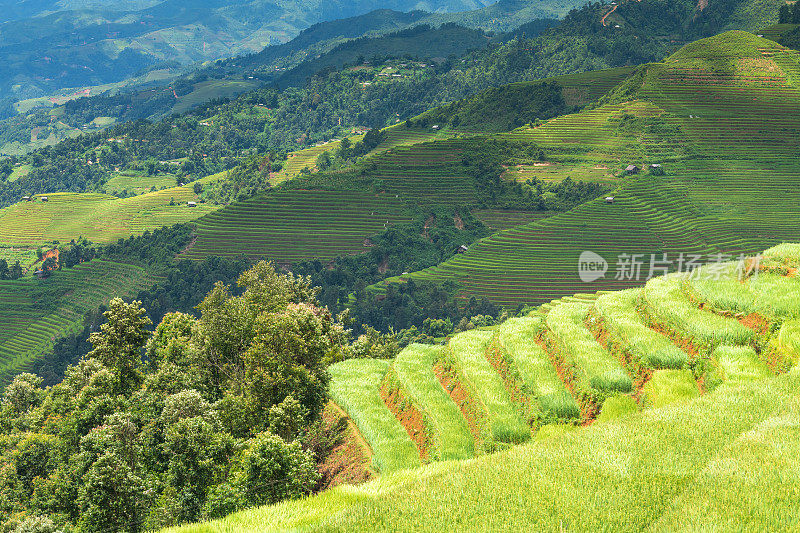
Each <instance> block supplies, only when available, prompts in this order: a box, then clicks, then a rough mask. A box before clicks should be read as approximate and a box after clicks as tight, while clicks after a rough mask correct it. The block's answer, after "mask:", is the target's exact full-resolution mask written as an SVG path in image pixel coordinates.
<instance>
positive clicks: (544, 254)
mask: <svg viewBox="0 0 800 533" xmlns="http://www.w3.org/2000/svg"><path fill="white" fill-rule="evenodd" d="M798 58H800V56H798V54H797V52H795V51H791V50H786V49H784V48H782V47H780V46H779V45H777V44H776V43H774V42H773V41H769V40H766V39H760V38H758V37H756V36H754V35H752V34H747V33H744V32H729V33H725V34H721V35H719V36H717V37H713V38H709V39H704V40H702V41H698V42H696V43H694V44H692V45H688V46H686V47H685V48H684V49H682V50H681V51H679V52H678V53H676V54H674V55H673V56H670V57H669V58H667V59H666V60H665V61H664V62H662V63H657V64H652V65H647V66H645V67H641V69H640V70H639V71H638V72H637V73H636V74H635V75H633V76H632V77H631V78H629V80H628V81H626V82H624V83H622V84H621V85H620V86H619V87H618V88H617V89H616V90H615V91H613V92H612V93H611V94H610V96H609V97H606V98H604V99H603V100H601V103H602V105H599V106H596V107H594V108H593V109H587V110H585V111H583V112H581V113H577V114H574V115H568V116H562V117H557V118H554V119H552V120H550V121H547V122H546V123H545V124H543V125H541V126H537V127H534V128H530V127H522V128H519V129H517V130H515V131H513V132H511V133H509V134H503V135H505V136H506V137H507V138H512V139H527V140H529V141H532V142H535V143H536V144H537V145H538V146H541V147H542V149H543V150H544V151H545V153H546V154H547V158H548V162H550V163H552V164H553V165H554V166H556V167H557V168H558V169H559V173H560V174H562V175H564V174H570V175H572V176H573V177H580V176H581V175H582V174H587V173H589V172H590V171H591V169H596V168H601V169H603V168H607V169H609V170H610V171H612V172H615V173H616V175H619V176H622V175H623V174H624V173H623V172H622V170H623V169H624V168H625V167H626V166H627V165H629V164H635V165H638V166H639V167H641V166H642V165H646V164H650V163H660V164H663V169H664V170H665V175H664V176H658V175H654V174H653V173H651V172H648V171H644V172H641V173H639V174H638V175H631V176H627V177H626V178H624V179H623V180H622V182H621V185H620V186H619V188H618V189H617V191H615V192H614V194H613V196H614V198H615V200H614V203H613V204H607V203H605V202H604V201H603V200H602V199H598V200H596V201H593V202H589V203H587V204H585V205H582V206H580V207H578V208H576V209H574V210H572V211H570V212H568V213H563V214H559V215H557V216H553V217H550V218H547V219H545V220H542V221H540V222H533V223H530V224H527V225H524V226H519V227H516V228H513V229H509V230H506V231H504V232H500V233H497V234H495V235H493V236H491V237H489V238H487V239H484V240H483V241H481V242H480V243H478V244H477V245H475V246H473V247H472V248H471V249H470V250H469V251H468V252H467V253H465V254H461V255H458V256H457V257H454V258H453V259H452V260H450V261H447V262H445V263H443V264H441V265H438V266H436V267H434V268H432V269H429V270H427V271H423V272H420V273H412V274H410V275H409V276H406V277H404V279H410V278H413V279H416V280H419V279H431V280H439V281H441V280H446V279H452V280H456V281H458V282H459V283H460V284H461V285H462V287H463V292H464V294H465V295H477V296H485V297H487V298H490V299H492V300H493V301H495V302H497V303H500V304H504V305H509V306H516V305H518V304H520V303H534V304H535V303H542V302H544V301H547V300H549V299H552V298H556V297H558V296H560V295H563V294H565V293H569V292H575V291H581V290H586V289H587V288H590V289H591V290H597V289H618V288H622V287H626V286H633V285H636V284H638V283H640V280H636V279H627V277H626V276H623V277H622V279H615V278H619V276H617V275H616V274H617V272H616V266H615V262H616V261H617V258H618V257H619V256H620V254H641V257H642V258H643V259H645V260H646V263H647V264H646V265H645V267H646V268H645V269H647V268H649V261H650V257H651V254H655V256H656V257H658V258H661V257H662V256H663V254H664V253H666V254H668V256H669V258H671V259H672V260H675V259H677V258H678V257H679V256H680V254H681V253H683V254H701V255H702V256H704V257H708V255H709V254H712V255H713V254H718V253H725V254H733V255H736V254H740V253H753V252H755V251H757V250H759V249H762V248H764V247H765V246H769V245H771V244H774V243H776V242H780V241H782V240H786V239H791V238H792V237H793V235H796V234H797V232H798V229H800V228H799V227H798V217H797V214H798V211H797V205H798V200H799V199H800V198H798V197H797V196H796V195H795V192H796V191H797V189H796V187H795V186H794V184H795V181H796V180H795V178H794V177H795V176H796V175H797V173H798V171H799V170H800V167H798V160H797V157H796V153H797V152H796V146H797V143H798V142H799V141H800V139H799V138H798V131H800V129H798V126H800V123H798V117H800V113H798V112H797V111H798V108H797V105H798V101H800V100H798V97H800V78H798V76H800V64H799V63H798ZM543 168H547V167H543ZM544 172H545V171H544V170H541V171H540V170H538V169H537V168H536V167H535V166H533V167H531V169H530V170H529V171H527V173H523V174H522V175H521V176H519V175H518V176H516V177H515V179H525V178H526V177H530V176H531V175H544ZM720 191H725V194H719V192H720ZM583 251H593V252H595V253H598V254H600V255H601V256H603V257H604V258H605V259H606V261H608V263H609V265H610V266H609V271H608V272H607V273H606V275H605V277H604V278H601V279H600V280H598V281H595V282H594V283H592V284H591V285H587V284H585V283H583V282H582V281H581V280H580V279H579V277H578V269H577V265H578V256H579V255H580V254H581V252H583Z"/></svg>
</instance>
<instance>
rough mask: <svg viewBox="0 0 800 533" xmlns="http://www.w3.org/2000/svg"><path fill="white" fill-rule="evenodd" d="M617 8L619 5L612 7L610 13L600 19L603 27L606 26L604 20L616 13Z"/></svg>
mask: <svg viewBox="0 0 800 533" xmlns="http://www.w3.org/2000/svg"><path fill="white" fill-rule="evenodd" d="M618 7H619V4H617V5H615V6H614V7H612V8H611V11H609V12H608V13H606V14H605V15H603V18H601V19H600V22H602V23H603V26H606V19H607V18H608V16H609V15H610V14H611V13H613V12H614V11H616V10H617V8H618Z"/></svg>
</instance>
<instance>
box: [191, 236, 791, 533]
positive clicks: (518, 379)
mask: <svg viewBox="0 0 800 533" xmlns="http://www.w3.org/2000/svg"><path fill="white" fill-rule="evenodd" d="M799 266H800V245H798V244H782V245H779V246H776V247H773V248H771V249H768V250H766V251H765V252H764V253H763V256H760V257H759V258H758V260H757V261H753V262H749V263H748V264H747V265H746V269H745V270H744V272H740V270H741V268H740V267H741V265H738V264H737V263H728V264H724V265H722V266H719V265H717V266H714V267H710V266H708V265H706V266H704V267H701V268H700V269H699V270H698V271H696V272H694V273H692V274H669V275H666V276H662V277H656V278H653V279H651V280H649V281H648V282H647V284H646V285H645V286H644V287H642V288H637V289H627V290H623V291H617V292H604V293H601V294H594V295H589V294H582V295H576V296H574V297H567V298H563V299H559V300H555V301H552V302H550V303H548V304H546V305H543V306H541V307H539V308H537V309H536V310H534V311H532V312H530V313H529V314H528V315H527V316H524V317H519V318H511V319H509V320H508V321H506V322H504V323H502V324H500V325H498V326H494V327H489V328H481V329H477V330H471V331H465V332H462V333H458V334H455V335H454V336H452V337H451V338H449V339H448V341H447V343H446V344H445V345H443V346H428V345H421V344H413V345H411V346H409V347H407V348H406V349H405V350H404V351H403V352H401V353H400V354H399V355H398V356H397V358H396V359H394V360H393V361H383V360H372V359H351V360H347V361H344V362H341V363H337V364H336V365H333V366H332V367H331V368H330V372H331V376H332V382H331V397H332V400H333V401H334V402H337V404H338V405H339V406H341V407H342V408H343V409H344V410H345V411H346V412H347V414H348V415H349V417H350V418H351V420H352V421H353V422H354V423H355V426H356V427H357V428H358V431H359V432H360V434H361V436H363V438H364V439H365V441H366V442H367V443H368V445H369V448H370V449H369V450H368V453H371V456H372V465H373V467H374V469H375V470H377V471H378V472H380V474H381V475H380V476H379V477H378V479H376V480H374V481H371V482H369V483H367V484H366V485H364V486H363V487H358V488H354V487H347V486H345V487H337V488H334V489H330V490H328V491H325V492H323V493H321V494H319V495H317V496H314V497H311V498H309V499H305V500H299V501H295V502H287V503H283V504H280V505H278V506H275V507H264V508H258V509H251V510H247V511H243V512H240V513H237V514H234V515H231V516H229V517H227V518H225V519H222V520H219V521H216V522H210V523H207V524H198V525H195V526H186V527H184V528H180V529H178V530H179V531H233V530H238V531H256V530H260V529H261V528H263V527H265V525H266V527H269V528H270V529H291V528H294V527H298V526H303V527H306V528H312V529H317V528H323V529H333V530H356V529H357V530H367V529H369V530H387V529H391V528H397V527H401V528H403V529H405V528H408V529H414V530H417V529H420V530H425V531H435V530H437V528H442V527H448V526H449V527H452V526H453V525H455V524H458V525H459V526H466V525H470V526H471V527H482V528H489V529H493V530H494V529H505V528H506V527H511V524H513V527H514V528H519V527H530V528H533V529H537V530H543V529H551V528H552V526H553V525H554V524H555V526H558V525H559V524H561V525H562V526H563V527H564V529H565V530H575V531H578V530H587V529H595V528H597V527H600V526H601V525H604V526H605V527H609V526H610V525H613V526H614V528H615V529H616V530H621V531H622V530H624V531H627V530H641V529H644V528H650V530H653V531H675V530H682V531H690V530H697V529H698V528H699V529H703V528H707V527H711V525H712V524H713V525H714V526H717V527H720V525H722V526H721V527H723V529H726V528H727V526H732V525H733V524H737V525H739V526H741V527H746V528H750V529H752V530H766V529H772V527H774V526H776V525H778V524H782V525H785V524H789V523H791V520H793V518H791V517H792V516H794V515H793V509H794V505H795V503H793V502H796V500H794V499H793V498H792V497H791V496H787V495H788V494H791V490H794V491H796V490H797V485H796V480H793V479H788V478H786V476H785V475H783V474H781V473H780V472H784V473H785V472H789V471H794V469H796V468H798V467H800V459H798V457H800V455H798V454H797V453H796V452H797V451H800V448H798V445H797V442H798V440H797V437H798V436H800V422H798V420H800V418H798V416H797V415H798V413H800V374H798V372H797V369H796V367H794V365H795V364H796V363H797V362H798V359H799V358H800V326H799V324H800V277H798V274H797V272H798V271H797V269H798V267H799ZM739 274H742V275H744V276H745V277H744V278H743V279H741V280H740V278H739V277H738V276H739ZM718 275H719V278H717V276H718ZM517 444H522V446H513V445H517ZM493 452H494V453H493ZM497 452H499V453H497ZM475 457H477V459H475V460H473V461H467V462H464V461H461V460H463V459H472V458H475ZM420 465H423V466H422V467H420ZM787 490H788V491H789V492H788V493H787V492H785V491H787ZM754 493H758V494H760V497H759V498H747V497H746V495H747V494H754ZM597 498H599V499H600V501H599V502H598V501H597ZM743 498H744V499H743ZM734 503H735V506H734V507H735V509H726V507H728V506H730V505H732V504H734ZM443 505H447V508H448V509H449V511H448V513H446V514H445V515H442V514H441V513H440V511H441V508H442V506H443ZM412 509H413V511H414V512H411V510H412ZM489 509H491V510H492V512H491V513H488V510H489ZM726 513H729V514H726ZM795 518H796V517H795ZM785 520H789V522H785Z"/></svg>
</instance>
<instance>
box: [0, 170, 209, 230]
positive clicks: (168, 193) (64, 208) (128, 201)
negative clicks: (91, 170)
mask: <svg viewBox="0 0 800 533" xmlns="http://www.w3.org/2000/svg"><path fill="white" fill-rule="evenodd" d="M213 179H217V176H209V177H207V178H203V179H202V180H200V181H201V183H207V182H208V181H210V180H213ZM40 196H41V195H40ZM40 196H37V197H35V199H34V200H32V201H30V202H19V203H17V204H14V205H12V206H9V207H6V208H4V209H0V243H4V244H14V245H27V246H38V245H41V244H45V243H52V242H53V241H54V240H58V241H60V242H69V241H70V240H72V239H77V238H78V237H79V236H83V237H84V238H86V239H89V240H90V241H92V242H95V243H100V244H103V243H111V242H115V241H117V240H118V239H119V238H121V237H125V238H126V237H129V236H131V235H138V234H140V233H143V232H145V231H147V230H154V229H158V228H161V227H162V226H171V225H173V224H178V223H182V222H189V221H192V220H195V219H196V218H199V217H201V216H203V215H206V214H208V213H211V212H213V211H215V210H216V209H217V207H216V206H212V205H209V204H202V203H198V204H197V207H189V206H188V205H187V204H186V202H188V201H195V202H199V198H198V196H197V195H196V194H195V193H194V190H193V185H192V184H190V185H186V186H184V187H172V188H169V189H164V190H161V191H156V192H149V193H146V194H142V195H140V196H134V197H130V198H124V199H121V198H116V197H114V196H110V195H105V194H94V193H54V194H47V195H46V196H47V198H48V201H47V202H42V201H41V200H40ZM170 203H172V204H173V205H170Z"/></svg>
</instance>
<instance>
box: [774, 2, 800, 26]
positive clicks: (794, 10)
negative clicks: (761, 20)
mask: <svg viewBox="0 0 800 533" xmlns="http://www.w3.org/2000/svg"><path fill="white" fill-rule="evenodd" d="M778 24H800V6H799V5H798V4H797V3H794V4H791V5H790V4H784V5H782V6H781V8H780V11H779V12H778Z"/></svg>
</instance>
